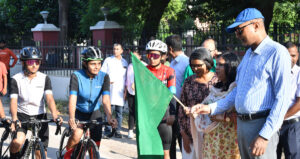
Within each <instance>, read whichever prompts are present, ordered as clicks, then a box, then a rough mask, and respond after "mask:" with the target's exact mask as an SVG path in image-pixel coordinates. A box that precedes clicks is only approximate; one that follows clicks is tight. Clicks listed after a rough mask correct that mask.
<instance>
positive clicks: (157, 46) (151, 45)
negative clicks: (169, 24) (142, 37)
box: [146, 40, 167, 53]
mask: <svg viewBox="0 0 300 159" xmlns="http://www.w3.org/2000/svg"><path fill="white" fill-rule="evenodd" d="M150 50H153V51H160V52H163V53H166V52H167V44H165V43H164V42H162V41H160V40H151V41H149V42H148V44H147V45H146V51H150Z"/></svg>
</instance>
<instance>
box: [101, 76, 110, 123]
mask: <svg viewBox="0 0 300 159" xmlns="http://www.w3.org/2000/svg"><path fill="white" fill-rule="evenodd" d="M109 91H110V79H109V76H108V75H107V74H106V75H105V77H104V82H103V86H102V91H101V92H102V93H101V94H102V103H103V108H104V111H105V114H106V116H107V120H108V121H109V120H110V119H111V118H112V117H111V105H110V96H109V95H110V92H109Z"/></svg>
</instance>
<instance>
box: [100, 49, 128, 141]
mask: <svg viewBox="0 0 300 159" xmlns="http://www.w3.org/2000/svg"><path fill="white" fill-rule="evenodd" d="M113 53H114V55H113V56H111V57H107V58H106V59H105V60H104V63H103V65H102V68H101V71H102V72H104V73H107V74H108V75H109V78H110V93H111V94H110V102H111V107H112V108H114V110H115V113H116V119H117V121H118V127H117V129H116V133H115V137H117V138H122V135H121V133H120V131H121V128H122V118H123V107H124V104H125V98H126V89H125V81H126V70H127V66H128V63H127V61H126V60H125V59H123V58H122V53H123V48H122V45H121V44H117V43H116V44H114V45H113ZM110 131H111V130H110V128H109V127H105V132H104V136H103V138H106V136H105V135H106V134H109V133H110Z"/></svg>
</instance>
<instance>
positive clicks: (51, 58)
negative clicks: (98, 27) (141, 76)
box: [9, 24, 300, 75]
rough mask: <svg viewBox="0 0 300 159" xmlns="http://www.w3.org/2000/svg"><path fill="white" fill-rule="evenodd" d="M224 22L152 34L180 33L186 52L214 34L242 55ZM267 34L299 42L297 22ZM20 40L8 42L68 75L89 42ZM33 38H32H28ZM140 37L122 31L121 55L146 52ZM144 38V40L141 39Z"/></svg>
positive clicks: (222, 45)
mask: <svg viewBox="0 0 300 159" xmlns="http://www.w3.org/2000/svg"><path fill="white" fill-rule="evenodd" d="M225 27H226V26H223V25H213V26H211V27H209V28H205V29H181V28H172V29H169V28H160V29H159V31H158V33H157V34H156V35H155V37H154V38H156V39H161V40H163V41H164V40H165V38H166V37H168V36H169V35H172V34H178V35H180V36H181V37H182V41H183V50H184V51H185V53H186V54H187V55H190V54H191V53H192V51H193V50H194V49H195V48H196V47H199V46H200V45H201V43H202V42H203V41H204V40H205V39H207V38H213V39H215V40H216V41H217V44H218V50H219V51H221V52H224V51H231V52H234V53H236V54H238V55H240V56H242V55H243V54H244V52H245V50H246V48H245V47H243V46H242V45H241V44H240V42H239V40H238V39H236V38H235V34H228V33H226V32H225V29H224V28H225ZM137 33H138V32H137ZM268 34H269V36H270V37H271V38H272V39H274V40H275V41H278V42H280V43H284V42H287V41H292V42H294V43H295V44H296V45H298V46H299V45H300V25H294V26H283V25H278V24H274V25H273V26H271V27H270V29H269V31H268ZM24 39H27V40H26V41H21V42H20V44H19V45H16V46H9V47H10V48H13V49H21V48H22V47H24V46H36V47H38V48H39V49H40V50H41V52H42V54H43V62H42V66H41V70H42V71H47V72H51V71H52V72H53V71H56V72H57V70H65V71H62V72H61V71H60V74H61V75H69V74H70V73H71V72H73V71H74V70H77V69H80V68H81V60H80V53H81V51H82V50H83V49H85V48H86V47H87V46H89V45H90V44H92V42H91V41H88V42H86V43H80V44H77V43H58V42H56V41H55V42H43V43H41V42H34V41H32V40H28V39H29V38H28V37H27V38H24ZM31 39H32V38H31ZM141 41H143V40H141V39H140V37H139V36H138V35H128V34H127V33H123V35H122V45H123V48H124V54H123V57H124V58H125V59H126V60H127V61H130V54H129V53H130V49H132V48H134V47H137V48H139V50H140V52H141V53H142V55H143V54H145V51H144V48H145V46H144V44H142V42H141ZM144 41H145V40H144ZM101 48H102V49H103V48H105V52H104V56H105V57H107V56H111V55H112V46H101Z"/></svg>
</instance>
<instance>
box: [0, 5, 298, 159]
mask: <svg viewBox="0 0 300 159" xmlns="http://www.w3.org/2000/svg"><path fill="white" fill-rule="evenodd" d="M226 31H227V32H228V33H235V35H236V37H237V38H238V39H239V40H240V41H241V42H242V44H243V45H244V46H245V47H247V48H248V50H247V51H246V53H245V55H244V57H243V59H242V60H240V58H239V57H238V56H237V55H236V54H235V53H233V52H228V51H224V52H223V53H221V52H219V51H218V50H217V46H216V41H215V40H214V39H211V38H209V39H206V40H205V41H203V43H202V45H201V47H199V48H196V49H195V50H194V51H193V52H192V54H191V55H190V57H188V56H186V55H185V54H184V52H183V48H182V40H181V37H180V36H179V35H171V36H169V37H167V38H166V39H165V42H163V41H161V40H157V39H154V40H150V41H149V42H148V43H147V45H146V47H145V50H146V55H147V60H148V63H145V62H143V61H141V62H142V63H143V64H144V65H145V67H146V68H147V69H148V70H149V71H150V72H152V73H153V74H154V76H155V77H157V78H158V79H159V80H160V81H161V82H162V83H163V84H164V85H165V86H166V87H167V88H168V89H169V90H170V92H171V93H173V94H174V97H177V98H178V99H180V101H181V102H180V103H179V101H176V100H175V98H173V99H172V100H171V102H170V104H169V106H168V108H167V111H166V113H165V115H164V117H163V118H162V120H161V122H160V124H159V126H158V127H157V129H158V132H159V134H160V136H161V140H162V144H163V150H164V158H165V159H170V158H171V159H176V144H177V143H176V141H177V142H178V144H179V147H180V150H181V152H182V158H184V159H232V158H234V159H240V158H242V159H275V158H278V159H280V158H281V155H282V153H284V155H285V158H292V159H298V158H300V155H299V153H300V140H299V138H298V136H299V133H300V132H299V130H300V129H298V128H299V126H300V122H299V121H300V111H299V110H300V67H299V66H298V65H297V62H298V56H299V53H298V49H297V46H296V45H295V44H293V43H291V42H287V43H286V44H284V45H282V44H279V43H277V42H275V41H273V40H272V39H270V37H269V36H268V35H267V33H266V31H265V27H264V17H263V15H262V14H261V13H260V11H258V10H257V9H254V8H247V9H245V10H243V11H242V12H241V13H240V14H239V15H238V16H237V18H236V20H235V22H234V23H233V24H232V25H230V26H228V27H227V28H226ZM2 44H3V42H1V41H0V61H1V56H2V53H1V52H3V50H4V48H3V45H2ZM5 49H6V48H5ZM132 52H133V55H134V56H136V57H137V58H138V59H140V60H141V55H140V53H139V50H132ZM122 53H123V47H122V45H121V44H114V45H113V54H114V55H113V56H110V57H107V58H106V59H105V60H104V59H103V55H102V53H101V51H100V49H99V48H97V47H88V48H87V49H85V50H84V51H83V52H82V69H81V70H78V71H76V72H74V73H73V74H72V75H71V77H70V96H69V105H68V108H69V125H70V128H71V129H72V130H73V131H72V135H71V136H70V138H69V140H68V143H67V146H66V149H67V152H66V154H65V156H64V158H71V157H72V153H73V151H74V147H75V146H76V145H77V144H78V143H79V140H80V138H81V136H82V135H83V130H82V127H81V125H78V124H77V123H76V120H80V121H82V120H92V119H93V120H97V121H102V120H106V121H107V122H108V123H109V124H110V125H111V127H113V128H116V134H115V137H117V138H122V137H123V136H122V134H121V128H122V119H123V118H122V115H123V110H124V105H125V101H126V100H128V108H129V120H128V126H129V129H128V138H130V139H131V138H134V131H133V130H134V126H135V109H136V108H135V107H136V104H135V93H136V92H135V84H134V70H133V66H132V64H128V62H127V61H126V60H125V59H124V58H123V57H122ZM13 57H14V56H13ZM166 59H172V60H171V61H169V62H168V61H167V60H166ZM20 60H21V62H22V67H23V70H22V72H20V73H18V74H16V75H14V76H13V77H12V79H11V82H10V84H9V86H10V89H9V90H10V91H9V92H10V99H11V100H10V109H11V115H12V121H13V123H14V124H12V130H13V131H17V135H16V136H15V138H14V139H13V141H12V145H11V148H10V157H11V158H19V157H20V156H19V151H20V149H21V147H22V145H23V144H24V141H25V134H26V132H27V128H26V127H21V128H19V129H17V130H16V129H15V124H18V121H24V120H26V119H28V118H29V117H35V118H37V119H46V118H47V114H46V109H45V102H44V99H45V100H46V102H47V104H48V107H49V109H50V111H51V114H52V117H53V119H55V120H56V119H58V118H60V117H58V114H57V110H56V105H55V101H54V99H53V95H52V87H51V80H50V78H49V77H48V76H47V75H46V74H43V73H41V72H39V67H40V64H41V60H42V57H41V53H40V51H39V50H38V49H37V48H35V47H25V48H23V49H22V51H21V53H20ZM103 60H104V62H103V64H101V63H102V61H103ZM15 62H16V61H15ZM15 62H14V63H13V64H12V66H13V65H14V64H15ZM166 64H168V65H169V66H167V65H166ZM0 68H1V69H0V90H1V91H0V92H1V95H5V94H6V92H7V87H8V84H7V81H8V79H10V78H9V76H7V74H9V73H8V71H7V70H9V66H7V64H6V65H5V64H3V63H2V62H0ZM100 99H101V100H100ZM153 100H155V99H153ZM182 104H183V105H184V106H183V105H182ZM101 106H103V110H104V112H105V117H102V116H101V112H100V107H101ZM112 109H113V110H112ZM112 111H115V118H116V119H115V118H114V117H113V115H112ZM0 117H1V118H5V113H4V110H3V106H2V103H1V100H0ZM61 120H62V119H61ZM111 127H110V126H107V127H105V128H104V133H103V134H102V128H101V127H92V128H91V132H90V133H91V138H92V139H93V140H94V141H95V142H96V144H97V146H98V147H99V146H100V141H101V138H107V136H108V134H110V132H111V131H112V130H111ZM39 136H40V138H41V140H42V142H43V143H44V147H45V150H47V146H48V140H49V130H48V124H43V128H42V131H40V132H39ZM36 155H37V156H39V155H40V154H36Z"/></svg>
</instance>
